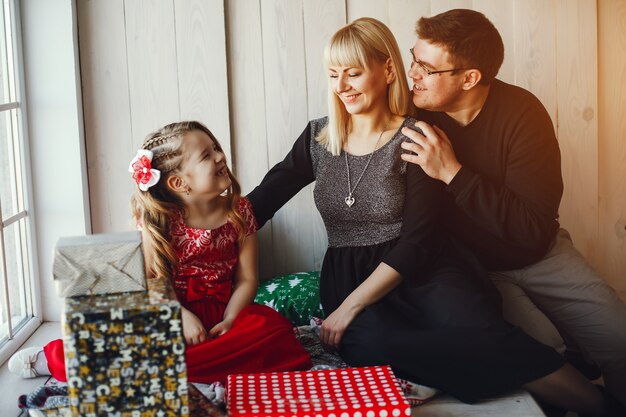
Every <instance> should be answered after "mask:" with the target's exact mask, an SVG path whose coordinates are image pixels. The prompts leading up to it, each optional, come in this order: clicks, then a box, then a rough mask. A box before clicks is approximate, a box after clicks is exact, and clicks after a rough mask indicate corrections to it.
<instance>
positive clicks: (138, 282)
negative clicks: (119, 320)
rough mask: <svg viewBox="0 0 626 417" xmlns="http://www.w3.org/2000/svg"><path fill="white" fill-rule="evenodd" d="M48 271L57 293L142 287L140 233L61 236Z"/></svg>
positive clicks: (127, 290) (112, 291) (68, 293)
mask: <svg viewBox="0 0 626 417" xmlns="http://www.w3.org/2000/svg"><path fill="white" fill-rule="evenodd" d="M52 274H53V276H54V281H55V284H56V290H57V294H58V295H59V296H61V297H75V296H80V295H93V294H111V293H121V292H135V291H146V276H145V269H144V260H143V252H142V250H141V233H140V232H123V233H109V234H95V235H85V236H76V237H64V238H61V239H59V241H58V242H57V246H56V249H55V254H54V265H53V271H52Z"/></svg>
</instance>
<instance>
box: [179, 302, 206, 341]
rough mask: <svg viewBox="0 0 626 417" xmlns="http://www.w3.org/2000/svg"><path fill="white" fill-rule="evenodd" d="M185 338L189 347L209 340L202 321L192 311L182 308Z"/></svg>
mask: <svg viewBox="0 0 626 417" xmlns="http://www.w3.org/2000/svg"><path fill="white" fill-rule="evenodd" d="M181 317H182V321H183V336H184V338H185V342H186V343H187V344H188V345H195V344H198V343H201V342H204V341H205V340H207V337H208V336H207V333H206V330H205V328H204V326H203V325H202V322H201V321H200V319H199V318H198V317H197V316H196V315H195V314H193V313H192V312H191V311H189V310H187V309H186V308H184V307H181Z"/></svg>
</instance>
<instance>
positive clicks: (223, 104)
mask: <svg viewBox="0 0 626 417" xmlns="http://www.w3.org/2000/svg"><path fill="white" fill-rule="evenodd" d="M174 6H175V7H174V8H175V13H174V16H175V25H176V37H175V39H176V61H177V64H178V66H177V77H178V89H177V94H178V96H179V102H180V119H182V120H198V121H200V122H202V123H204V124H205V125H206V126H207V127H208V128H209V129H210V130H211V132H213V134H214V135H215V136H216V137H217V139H218V140H219V141H220V144H221V145H222V148H223V149H224V152H225V154H226V156H227V158H228V159H229V161H230V160H231V150H230V149H231V140H230V124H229V123H228V116H229V110H228V78H227V76H226V35H225V27H224V2H223V1H222V0H175V2H174ZM171 121H175V120H171Z"/></svg>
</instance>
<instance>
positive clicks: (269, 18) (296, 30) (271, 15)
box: [261, 0, 316, 273]
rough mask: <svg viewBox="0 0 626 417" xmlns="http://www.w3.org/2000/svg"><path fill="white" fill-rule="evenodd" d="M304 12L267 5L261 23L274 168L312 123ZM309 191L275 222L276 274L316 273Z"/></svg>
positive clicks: (270, 0) (275, 0) (291, 5)
mask: <svg viewBox="0 0 626 417" xmlns="http://www.w3.org/2000/svg"><path fill="white" fill-rule="evenodd" d="M302 13H303V6H302V2H301V1H289V2H285V1H279V0H263V1H262V2H261V20H262V22H263V24H262V36H263V68H264V73H265V91H266V94H265V108H266V109H268V110H271V111H268V112H267V113H266V122H267V137H268V141H267V148H268V156H269V157H268V160H269V162H270V165H274V164H275V163H276V162H279V161H281V160H282V159H283V158H284V157H285V155H286V153H287V151H288V150H289V149H291V146H292V145H293V142H294V141H295V139H296V138H297V137H298V136H299V135H300V133H301V132H302V131H303V130H304V128H305V127H306V123H307V121H308V112H307V90H306V63H305V55H304V47H303V46H304V28H303V15H302ZM313 210H315V206H314V204H313V200H312V193H311V191H310V186H309V187H307V188H306V189H305V190H303V191H301V192H300V193H299V194H298V195H297V196H296V197H295V198H293V199H292V200H291V201H290V202H289V203H287V204H286V205H285V207H284V208H283V209H282V210H281V211H279V212H278V213H277V214H276V216H274V220H273V221H272V236H273V241H272V251H273V252H272V253H271V254H270V256H272V258H273V261H274V272H275V273H286V272H291V271H298V270H311V269H315V267H316V265H314V263H313V257H312V256H311V253H312V249H313V247H312V244H311V242H312V237H313V233H314V227H315V223H314V222H313V221H312V220H311V219H312V217H313Z"/></svg>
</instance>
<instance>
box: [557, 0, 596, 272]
mask: <svg viewBox="0 0 626 417" xmlns="http://www.w3.org/2000/svg"><path fill="white" fill-rule="evenodd" d="M596 33H597V27H596V5H595V4H594V2H591V1H589V0H575V1H573V0H558V1H557V24H556V39H557V48H556V52H557V80H558V92H557V108H558V129H557V136H558V138H559V146H560V148H561V171H562V173H563V178H564V187H565V189H564V193H563V199H562V200H561V210H560V221H561V224H562V225H563V226H564V227H565V228H566V229H568V231H569V232H570V234H571V235H572V238H573V240H574V243H575V245H576V247H577V248H578V250H580V251H581V252H582V253H583V254H584V255H585V257H586V258H587V259H588V260H589V261H592V262H593V261H595V259H596V255H597V254H596V250H597V246H596V243H597V241H598V197H597V196H598V118H597V114H598V105H597V91H598V90H597V80H598V71H597V37H596Z"/></svg>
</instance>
